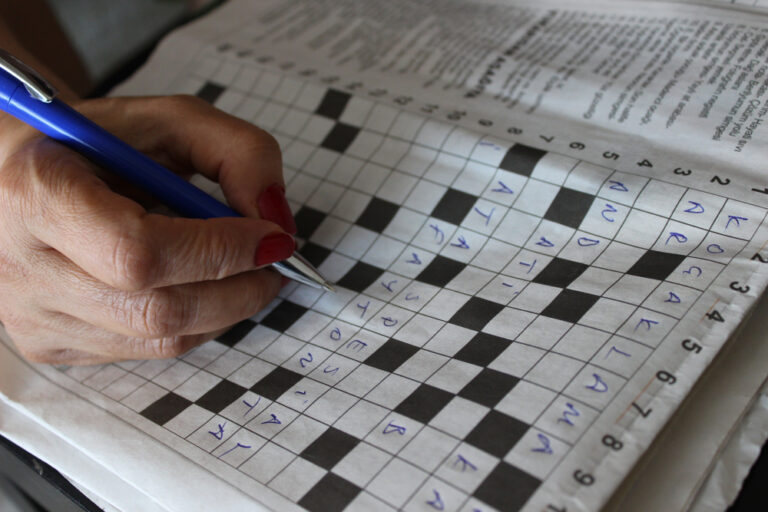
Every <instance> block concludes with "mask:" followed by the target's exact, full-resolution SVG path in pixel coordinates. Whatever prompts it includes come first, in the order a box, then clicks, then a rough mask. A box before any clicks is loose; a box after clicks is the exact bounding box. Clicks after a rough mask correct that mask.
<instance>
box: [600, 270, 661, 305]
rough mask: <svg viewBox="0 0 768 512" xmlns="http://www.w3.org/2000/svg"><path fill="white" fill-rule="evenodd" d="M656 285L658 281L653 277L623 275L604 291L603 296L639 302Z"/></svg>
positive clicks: (634, 302) (633, 302)
mask: <svg viewBox="0 0 768 512" xmlns="http://www.w3.org/2000/svg"><path fill="white" fill-rule="evenodd" d="M657 286H659V282H658V281H657V280H655V279H648V278H647V277H639V276H631V275H625V276H622V277H621V279H619V280H618V281H616V283H615V284H614V285H613V286H611V288H610V289H609V290H608V291H606V292H605V294H604V297H605V298H607V299H616V300H622V301H624V302H631V303H632V304H641V303H642V302H643V301H644V300H645V299H646V297H648V295H650V293H651V292H652V291H653V290H655V289H656V287H657Z"/></svg>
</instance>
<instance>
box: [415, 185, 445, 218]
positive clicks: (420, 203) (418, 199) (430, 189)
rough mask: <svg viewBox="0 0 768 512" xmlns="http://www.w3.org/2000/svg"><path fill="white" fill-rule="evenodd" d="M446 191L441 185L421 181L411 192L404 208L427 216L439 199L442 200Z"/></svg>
mask: <svg viewBox="0 0 768 512" xmlns="http://www.w3.org/2000/svg"><path fill="white" fill-rule="evenodd" d="M446 190H447V188H446V187H445V186H443V185H438V184H436V183H431V182H429V181H424V180H421V181H419V183H418V184H416V186H415V187H414V188H413V190H412V191H411V194H410V195H409V196H408V199H406V201H405V203H404V206H406V207H408V208H411V209H413V210H416V211H418V212H422V213H426V214H429V213H431V212H432V210H434V209H435V206H437V203H438V202H439V201H440V199H442V198H443V195H444V194H445V191H446Z"/></svg>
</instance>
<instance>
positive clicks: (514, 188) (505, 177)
mask: <svg viewBox="0 0 768 512" xmlns="http://www.w3.org/2000/svg"><path fill="white" fill-rule="evenodd" d="M473 164H474V162H471V161H470V164H469V165H468V166H467V168H468V169H469V168H470V165H473ZM477 165H480V164H477ZM527 182H528V178H526V177H525V176H522V175H520V174H515V173H513V172H509V171H505V170H504V169H499V170H498V171H496V174H495V175H494V176H493V178H492V179H491V182H490V183H488V186H487V187H485V191H484V192H483V194H482V196H483V198H485V199H488V200H489V201H493V202H494V203H499V204H502V205H504V206H512V203H514V202H515V200H516V199H517V196H518V195H519V194H520V191H521V190H523V187H525V184H526V183H527Z"/></svg>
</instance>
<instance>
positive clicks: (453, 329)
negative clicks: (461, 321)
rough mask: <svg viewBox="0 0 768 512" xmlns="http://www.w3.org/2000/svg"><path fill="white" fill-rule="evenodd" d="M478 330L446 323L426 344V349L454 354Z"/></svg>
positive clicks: (447, 354) (448, 354)
mask: <svg viewBox="0 0 768 512" xmlns="http://www.w3.org/2000/svg"><path fill="white" fill-rule="evenodd" d="M475 334H477V332H476V331H473V330H471V329H465V328H464V327H459V326H458V325H453V324H445V326H443V328H442V329H440V331H439V332H438V333H437V334H435V335H434V336H433V337H432V339H431V340H430V341H429V342H428V343H427V344H426V345H425V346H424V348H425V349H427V350H431V351H433V352H437V353H438V354H444V355H446V356H453V355H454V354H455V353H456V352H458V351H459V350H461V348H462V347H463V346H464V345H465V344H466V343H467V342H468V341H469V340H471V339H472V338H473V337H474V336H475Z"/></svg>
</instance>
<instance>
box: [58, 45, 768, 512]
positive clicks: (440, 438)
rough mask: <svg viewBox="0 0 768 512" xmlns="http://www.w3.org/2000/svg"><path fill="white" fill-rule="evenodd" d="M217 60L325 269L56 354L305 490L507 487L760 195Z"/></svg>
mask: <svg viewBox="0 0 768 512" xmlns="http://www.w3.org/2000/svg"><path fill="white" fill-rule="evenodd" d="M220 60H221V59H220V58H218V59H215V60H214V59H211V58H208V59H203V60H202V61H201V64H200V65H199V67H198V69H197V70H196V72H195V74H194V76H191V77H189V78H188V79H187V80H186V82H184V83H183V84H182V85H180V89H182V90H183V91H184V92H192V93H195V94H197V95H198V96H199V97H201V98H203V99H205V100H207V101H209V102H211V103H213V104H214V105H216V106H217V107H219V108H221V109H222V110H225V111H229V112H231V113H233V114H236V115H238V116H240V117H243V118H245V119H247V120H249V121H252V122H254V123H256V124H258V125H259V126H261V127H263V128H264V129H266V130H268V131H270V132H271V133H273V134H275V136H276V137H277V138H278V140H279V142H280V144H281V147H282V149H283V155H284V165H285V177H286V183H287V184H288V186H287V195H288V198H289V201H290V202H291V203H292V206H293V207H294V208H295V213H296V221H297V224H298V226H299V231H298V235H297V238H298V239H299V240H300V241H301V242H302V245H301V249H300V252H301V253H302V254H303V255H304V256H305V257H306V258H307V259H308V260H309V261H311V262H312V263H313V264H314V265H316V266H317V267H318V269H319V270H320V271H321V273H322V274H324V275H325V276H326V277H327V278H328V279H329V280H330V281H332V282H336V283H337V288H338V290H339V291H338V292H337V293H336V294H328V293H323V292H321V291H318V290H315V289H312V288H309V287H306V286H298V285H295V284H293V285H289V286H287V287H286V288H284V289H283V292H282V293H281V299H280V300H277V301H275V302H274V303H273V304H272V305H270V307H269V308H267V309H266V310H265V311H263V312H262V313H260V314H259V315H257V316H256V317H254V318H252V319H248V320H245V321H243V322H241V323H240V324H238V325H236V326H235V327H234V328H232V329H231V330H230V331H229V332H227V333H226V334H225V335H223V336H222V337H220V338H219V339H218V340H217V341H214V342H210V343H208V344H206V345H204V346H201V347H199V348H197V349H195V350H193V351H192V352H190V353H189V354H187V355H186V356H184V357H182V358H180V359H178V360H156V361H146V362H126V363H118V364H113V365H106V366H101V367H89V368H79V367H73V368H70V369H68V370H66V372H67V373H68V374H69V375H70V376H71V377H73V378H75V379H76V380H78V381H80V382H83V383H84V384H85V385H87V386H89V387H92V388H94V389H96V390H99V391H100V392H101V393H103V394H104V395H106V396H108V397H110V398H112V399H114V400H116V401H119V402H120V403H122V404H123V405H125V406H127V407H129V408H131V409H133V410H134V411H136V412H138V413H140V414H141V415H142V416H143V417H145V418H147V419H149V420H151V421H152V422H154V423H156V424H158V425H161V426H163V427H164V428H165V429H167V430H169V431H170V432H173V433H174V434H176V435H178V436H180V437H183V438H185V439H186V440H188V441H189V442H190V443H193V444H194V445H196V446H198V447H200V448H202V449H203V450H206V451H208V452H210V453H211V454H212V456H214V457H217V458H219V459H221V460H223V461H225V462H227V463H228V464H230V465H232V466H234V467H236V468H238V469H239V470H240V471H241V472H242V473H243V474H246V475H248V476H250V477H251V478H253V479H255V480H256V481H258V482H260V483H262V484H265V485H267V486H268V487H269V488H270V489H272V490H274V491H276V492H277V493H279V494H281V495H283V496H285V497H286V498H288V499H289V500H291V501H293V502H295V503H298V504H299V505H301V506H303V507H305V508H306V509H308V510H311V511H321V510H323V511H326V510H343V509H345V508H346V509H348V510H392V509H400V508H403V509H405V510H492V509H498V510H518V509H520V508H521V507H523V506H524V504H525V503H526V502H527V501H528V500H529V498H530V497H531V496H532V495H533V494H534V493H535V492H536V491H537V489H538V488H539V486H540V484H541V482H542V481H543V480H545V479H546V478H547V475H548V474H550V473H551V472H552V470H553V469H554V468H555V467H556V465H557V463H558V461H560V460H561V459H562V457H563V456H564V455H565V454H566V453H567V452H568V450H569V449H570V447H571V446H573V444H575V443H576V442H577V441H578V440H579V439H580V437H581V435H582V434H583V433H584V432H585V431H586V430H587V429H588V428H589V426H590V425H591V423H592V422H593V421H594V420H595V418H596V417H597V415H598V414H599V412H600V411H601V410H603V409H604V407H605V406H606V405H607V404H608V403H609V401H610V400H611V399H612V398H613V397H614V396H615V394H616V393H617V392H618V391H619V390H620V389H621V388H622V386H623V385H624V384H625V383H626V381H627V379H629V378H631V376H632V375H633V374H634V372H635V371H636V370H637V369H638V368H639V367H640V366H641V365H642V363H643V362H644V361H645V360H646V359H647V358H648V356H649V355H650V354H651V353H652V352H653V349H654V348H655V347H656V346H657V345H658V344H659V343H660V342H661V341H662V339H663V338H664V336H665V335H666V334H667V333H668V332H669V331H670V329H671V328H672V327H673V326H674V325H675V324H676V322H677V321H678V320H679V319H680V318H681V317H682V316H683V315H684V314H685V313H686V311H687V310H688V308H689V307H690V306H691V305H692V304H693V303H694V301H695V300H696V299H697V298H698V297H699V296H700V294H701V293H702V292H703V291H705V290H706V289H707V288H708V287H709V285H710V284H711V283H712V281H713V280H714V279H715V277H717V275H718V274H719V273H720V272H721V271H722V269H723V268H725V265H726V264H727V263H728V262H729V261H730V260H731V259H732V258H733V256H735V255H736V254H737V253H738V252H739V251H740V250H741V249H742V248H743V247H744V246H745V244H746V243H747V241H748V240H749V239H750V238H751V236H752V235H753V234H754V232H755V230H756V229H757V227H758V225H759V224H760V222H762V219H763V217H764V215H765V212H764V211H763V210H762V209H759V208H756V207H753V206H751V205H746V204H743V203H739V202H735V201H733V200H730V199H726V198H724V197H721V196H716V195H712V194H707V193H703V192H698V191H695V190H692V189H685V188H682V187H679V186H676V185H671V184H667V183H662V182H658V181H653V180H648V179H646V178H643V177H641V176H636V175H630V174H625V173H619V172H614V171H612V170H609V169H606V168H602V167H597V166H594V165H591V164H587V163H584V162H579V161H577V160H574V159H571V158H567V157H564V156H560V155H555V154H549V153H546V152H543V151H540V150H537V149H534V148H531V147H526V146H522V145H510V144H509V143H508V142H504V141H501V140H494V139H491V138H489V137H483V136H481V135H480V134H476V133H473V132H470V131H467V130H464V129H462V128H459V127H456V126H453V125H450V124H445V123H442V122H438V121H435V120H430V119H428V118H424V117H420V116H417V115H415V114H412V113H409V112H406V111H403V110H398V109H395V108H393V107H391V106H388V105H385V104H382V103H376V102H374V101H370V100H368V99H365V98H362V97H358V96H352V95H350V94H348V93H346V92H343V91H341V90H339V89H333V88H323V87H320V86H317V85H313V84H308V83H304V82H301V81H298V80H295V79H292V78H289V77H286V76H283V75H280V74H277V73H276V72H272V71H268V70H258V69H254V68H251V67H248V66H241V65H239V64H237V63H233V62H229V61H223V62H221V61H220ZM603 448H604V447H601V448H600V449H603ZM605 449H607V448H605Z"/></svg>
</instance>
